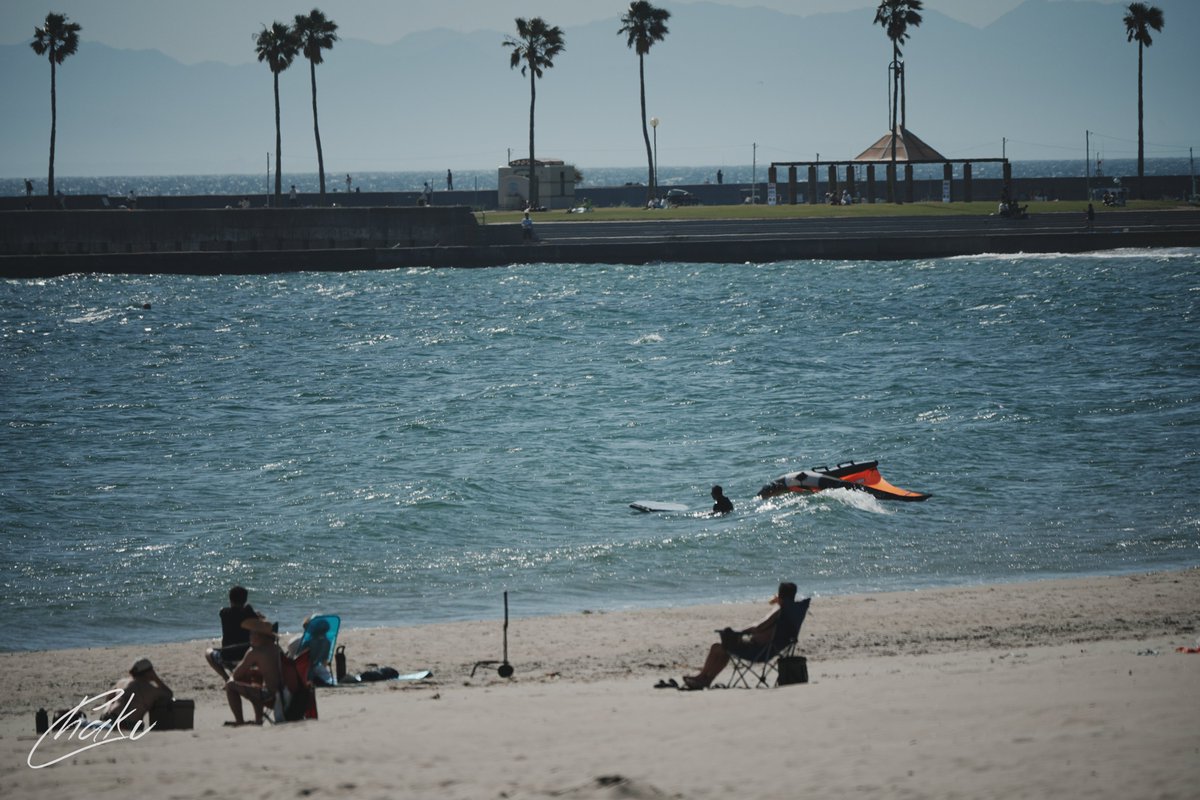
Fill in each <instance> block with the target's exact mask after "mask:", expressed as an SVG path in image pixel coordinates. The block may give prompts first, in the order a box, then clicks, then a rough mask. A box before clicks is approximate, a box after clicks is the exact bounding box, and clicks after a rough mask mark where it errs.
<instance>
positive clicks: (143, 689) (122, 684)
mask: <svg viewBox="0 0 1200 800" xmlns="http://www.w3.org/2000/svg"><path fill="white" fill-rule="evenodd" d="M113 689H114V690H117V689H120V690H121V691H120V694H115V695H114V696H113V698H112V699H111V700H109V701H108V702H107V703H105V704H104V705H103V706H101V708H100V720H101V721H102V722H111V723H113V724H114V725H117V726H119V727H122V728H132V727H134V726H135V725H137V723H138V722H140V721H141V720H142V719H143V718H144V717H145V716H146V715H147V714H149V713H150V709H152V708H154V704H155V703H157V702H159V701H160V700H170V699H171V698H172V697H174V694H173V693H172V692H171V689H170V688H169V687H168V686H167V684H166V683H164V682H163V679H162V678H160V677H158V674H157V673H155V671H154V665H153V664H151V663H150V659H148V658H139V659H138V660H137V661H135V662H134V663H133V666H132V667H130V668H129V677H128V678H122V679H121V680H119V681H117V683H116V685H115V686H114V687H113Z"/></svg>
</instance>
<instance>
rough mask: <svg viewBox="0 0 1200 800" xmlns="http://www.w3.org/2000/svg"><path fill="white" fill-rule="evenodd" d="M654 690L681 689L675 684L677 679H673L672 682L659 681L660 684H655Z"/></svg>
mask: <svg viewBox="0 0 1200 800" xmlns="http://www.w3.org/2000/svg"><path fill="white" fill-rule="evenodd" d="M654 688H655V689H678V688H680V687H679V684H678V683H676V682H675V679H674V678H671V679H670V680H665V681H659V682H658V683H656V684H654Z"/></svg>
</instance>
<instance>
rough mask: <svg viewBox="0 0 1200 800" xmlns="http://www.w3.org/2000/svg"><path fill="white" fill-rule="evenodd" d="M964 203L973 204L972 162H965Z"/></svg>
mask: <svg viewBox="0 0 1200 800" xmlns="http://www.w3.org/2000/svg"><path fill="white" fill-rule="evenodd" d="M963 202H964V203H969V202H971V162H970V161H964V162H963Z"/></svg>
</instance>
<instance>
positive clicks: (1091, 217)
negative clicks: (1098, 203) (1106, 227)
mask: <svg viewBox="0 0 1200 800" xmlns="http://www.w3.org/2000/svg"><path fill="white" fill-rule="evenodd" d="M1087 229H1088V230H1089V231H1094V230H1096V209H1095V207H1094V206H1092V204H1091V203H1088V207H1087Z"/></svg>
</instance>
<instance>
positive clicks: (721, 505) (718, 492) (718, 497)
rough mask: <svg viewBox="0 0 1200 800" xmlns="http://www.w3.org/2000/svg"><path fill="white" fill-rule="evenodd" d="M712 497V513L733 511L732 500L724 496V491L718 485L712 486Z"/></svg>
mask: <svg viewBox="0 0 1200 800" xmlns="http://www.w3.org/2000/svg"><path fill="white" fill-rule="evenodd" d="M712 499H713V500H714V501H715V502H714V503H713V510H712V513H714V514H728V513H729V512H730V511H733V501H732V500H730V499H729V498H728V497H726V496H725V491H724V490H723V489H722V488H721V487H720V486H714V487H712Z"/></svg>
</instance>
